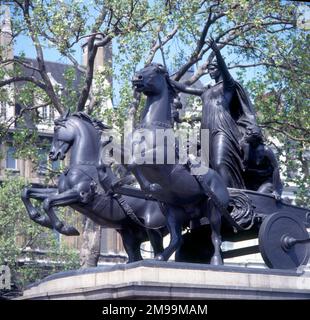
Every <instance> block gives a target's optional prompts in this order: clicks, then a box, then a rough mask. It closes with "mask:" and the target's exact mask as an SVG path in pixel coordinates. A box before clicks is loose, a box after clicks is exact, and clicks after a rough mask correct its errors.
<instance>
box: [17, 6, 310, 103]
mask: <svg viewBox="0 0 310 320" xmlns="http://www.w3.org/2000/svg"><path fill="white" fill-rule="evenodd" d="M300 12H302V13H303V17H304V18H302V19H299V22H298V26H299V27H300V28H301V29H307V30H310V6H309V5H306V3H301V5H300ZM81 44H82V42H80V43H79V44H77V45H75V47H74V49H75V50H76V52H75V54H74V56H75V58H76V60H77V61H78V62H81V60H82V50H81ZM113 50H115V46H114V47H113ZM21 52H24V53H25V55H26V57H29V58H34V57H36V52H35V48H34V46H33V44H32V41H31V40H30V39H29V38H27V37H26V36H19V37H18V40H17V42H16V44H15V47H14V53H15V55H19V54H20V53H21ZM171 54H173V52H171ZM222 54H223V56H224V58H225V59H226V63H229V62H232V61H234V60H235V59H236V58H237V56H234V55H228V54H227V53H226V52H225V50H222ZM44 56H45V60H47V61H57V62H61V63H68V64H70V61H69V60H68V59H67V58H64V57H62V56H61V55H60V54H59V52H58V51H57V50H56V49H53V48H48V46H45V47H44ZM154 61H155V62H159V63H162V60H161V55H160V54H159V52H158V54H157V55H156V56H155V59H154ZM115 67H116V69H117V66H115ZM261 70H262V68H259V67H258V68H257V67H256V68H248V69H247V71H246V75H245V80H249V79H251V78H253V77H254V76H257V74H258V73H259V72H260V71H261ZM237 72H238V70H237V69H232V70H231V74H232V76H233V77H235V78H236V79H237ZM200 80H201V81H202V82H203V83H208V82H210V78H209V77H208V76H204V77H202V78H201V79H200ZM114 86H116V89H115V90H117V87H118V84H117V83H116V82H114ZM117 100H118V98H117V97H116V101H117Z"/></svg>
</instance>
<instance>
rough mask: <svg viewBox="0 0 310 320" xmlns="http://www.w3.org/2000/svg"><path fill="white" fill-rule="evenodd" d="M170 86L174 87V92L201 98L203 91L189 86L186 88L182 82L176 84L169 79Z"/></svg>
mask: <svg viewBox="0 0 310 320" xmlns="http://www.w3.org/2000/svg"><path fill="white" fill-rule="evenodd" d="M170 83H171V85H172V86H173V87H174V89H175V90H177V91H180V92H184V93H188V94H194V95H196V96H201V95H202V94H203V89H198V88H193V87H190V86H186V85H185V84H184V83H182V82H177V81H174V80H171V79H170Z"/></svg>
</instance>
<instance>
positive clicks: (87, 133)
mask: <svg viewBox="0 0 310 320" xmlns="http://www.w3.org/2000/svg"><path fill="white" fill-rule="evenodd" d="M106 128H107V126H105V125H103V124H102V123H101V122H99V121H98V120H93V119H91V118H90V117H89V116H88V115H86V114H85V113H82V112H78V113H74V114H72V115H70V114H69V113H66V114H64V115H63V116H62V117H61V118H59V119H56V120H55V127H54V136H53V141H52V145H51V149H50V153H49V157H50V159H51V160H53V161H56V160H58V159H61V160H63V159H64V158H65V157H66V154H67V152H68V151H69V150H71V157H70V163H69V166H68V167H67V169H65V170H64V172H63V173H62V174H61V175H60V177H59V179H58V186H57V188H29V187H26V188H25V189H24V190H23V192H22V201H23V203H24V205H25V207H26V209H27V212H28V214H29V217H30V219H32V220H33V221H35V222H36V223H38V224H40V225H42V226H45V227H47V228H50V229H55V230H57V231H58V232H59V233H62V234H64V235H68V236H75V235H79V232H78V231H77V230H76V229H75V228H74V227H72V226H70V225H67V224H65V223H64V222H63V221H60V220H59V218H58V217H57V215H56V213H55V211H54V208H55V207H58V206H70V207H71V208H73V209H74V210H77V211H78V212H80V213H82V214H83V215H85V216H87V217H88V218H90V219H92V220H93V221H94V222H96V223H98V224H99V225H101V226H103V227H110V228H115V229H116V230H117V231H118V233H119V234H120V235H121V238H122V241H123V244H124V248H125V250H126V253H127V254H128V262H129V263H130V262H134V261H138V260H141V259H142V256H141V252H140V245H141V243H142V242H144V241H147V240H150V242H151V244H152V247H153V250H154V254H159V253H160V252H162V251H163V244H162V242H163V234H164V232H165V231H164V230H165V224H166V219H165V216H164V215H163V214H162V211H161V208H160V205H159V204H158V202H157V201H152V200H145V199H138V198H135V197H127V196H122V197H121V198H120V197H115V196H113V195H112V194H111V193H109V192H106V191H109V190H110V188H111V184H112V182H113V180H114V179H115V176H114V175H113V172H112V170H111V169H110V168H109V167H107V166H103V165H101V166H98V156H99V150H100V148H101V138H100V136H101V134H100V131H102V130H105V129H106ZM98 129H100V130H98ZM31 199H37V200H40V201H41V202H43V209H44V211H45V213H46V215H42V214H41V213H40V212H39V211H38V209H37V208H35V207H34V206H33V204H32V203H31ZM129 211H130V212H129ZM128 213H131V215H129V214H128ZM132 217H134V218H135V219H133V218H132Z"/></svg>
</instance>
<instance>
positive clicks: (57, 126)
mask: <svg viewBox="0 0 310 320" xmlns="http://www.w3.org/2000/svg"><path fill="white" fill-rule="evenodd" d="M69 119H70V113H69V112H66V113H65V114H64V115H62V116H61V117H60V118H58V119H56V120H55V121H54V135H53V141H52V146H51V149H50V152H49V158H50V159H51V160H52V161H56V160H58V159H60V160H63V159H64V158H65V156H66V153H67V152H68V150H69V149H70V147H71V145H72V143H73V141H74V137H75V130H74V127H73V126H72V125H70V121H69Z"/></svg>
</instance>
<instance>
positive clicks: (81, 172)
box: [22, 40, 310, 269]
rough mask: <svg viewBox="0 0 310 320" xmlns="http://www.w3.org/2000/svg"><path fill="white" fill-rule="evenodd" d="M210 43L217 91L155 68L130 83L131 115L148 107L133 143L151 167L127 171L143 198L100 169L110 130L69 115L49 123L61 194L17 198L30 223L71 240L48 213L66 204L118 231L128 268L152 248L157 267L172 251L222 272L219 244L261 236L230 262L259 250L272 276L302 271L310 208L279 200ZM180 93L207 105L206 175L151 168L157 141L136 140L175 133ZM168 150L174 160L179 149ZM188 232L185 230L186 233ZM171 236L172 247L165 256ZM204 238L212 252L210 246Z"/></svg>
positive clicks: (235, 90) (247, 116) (248, 117)
mask: <svg viewBox="0 0 310 320" xmlns="http://www.w3.org/2000/svg"><path fill="white" fill-rule="evenodd" d="M209 44H210V46H211V47H212V49H213V50H214V52H215V56H216V60H217V63H216V64H215V63H213V64H210V65H209V72H210V75H211V77H213V78H214V79H215V81H216V84H215V85H214V86H213V87H208V88H205V89H204V90H200V89H192V88H188V87H186V86H185V85H183V84H180V83H177V82H175V81H172V80H171V79H170V78H169V75H168V72H167V70H166V69H165V68H164V67H163V66H162V65H159V64H154V63H153V64H150V65H148V66H146V67H144V68H143V69H142V70H140V71H139V72H137V73H136V74H135V76H134V78H133V81H132V82H133V85H134V87H135V93H136V94H135V100H136V102H135V103H134V104H133V105H132V109H135V108H136V107H137V104H138V99H139V94H140V93H143V94H144V95H146V103H145V106H144V109H143V112H142V117H141V121H140V123H139V125H138V126H137V128H136V130H134V133H133V141H132V142H133V143H134V144H133V145H134V149H135V148H138V149H139V147H140V146H141V145H142V144H143V146H144V149H143V152H144V153H147V154H149V155H152V157H153V160H155V161H153V162H152V163H140V162H139V161H138V157H137V154H138V153H137V152H134V154H133V162H132V163H131V164H124V165H125V167H126V169H129V170H130V171H131V172H133V174H134V175H135V177H136V178H137V180H138V182H139V184H140V186H141V190H140V189H137V188H134V187H131V186H124V185H123V186H121V183H120V182H123V183H124V182H128V181H130V180H131V178H130V179H129V178H128V177H126V176H125V178H124V179H121V180H120V181H117V180H116V178H115V176H114V174H113V172H112V171H111V170H110V168H109V166H108V165H107V164H106V163H102V161H99V160H100V147H102V146H107V145H108V144H110V143H111V139H110V138H109V139H108V140H107V141H105V140H104V141H103V143H102V141H101V138H100V136H101V133H100V132H101V131H102V130H103V131H104V130H106V129H107V127H106V126H105V125H103V124H102V123H101V122H99V121H97V120H94V119H91V118H90V117H89V116H88V115H86V114H84V113H81V112H78V113H75V114H73V115H69V114H65V115H63V116H62V117H61V118H60V119H58V120H56V121H55V132H54V138H53V143H52V147H51V152H50V158H51V159H52V160H57V159H63V158H64V157H65V156H66V154H67V152H68V151H69V150H71V159H70V164H69V167H68V168H67V169H66V170H65V171H64V172H63V173H62V174H61V176H60V177H59V182H58V186H57V188H41V189H39V188H26V189H25V190H24V191H23V193H22V200H23V202H24V204H25V206H26V209H27V211H28V214H29V216H30V218H31V219H32V220H34V221H35V222H36V223H39V224H41V225H43V226H45V227H48V228H51V229H55V230H57V231H58V232H60V233H63V234H65V235H77V234H78V231H77V230H76V229H75V228H73V227H72V226H69V225H66V224H65V223H64V222H63V221H60V220H59V218H58V217H57V215H56V213H55V212H54V207H56V206H66V205H69V206H71V207H72V208H74V209H75V210H77V211H79V212H81V213H82V214H84V215H86V216H87V217H89V218H91V219H92V220H94V221H95V222H97V223H99V224H101V225H102V226H107V227H113V228H115V229H116V230H117V231H118V232H119V233H120V234H121V236H122V239H123V243H124V247H125V249H126V252H127V254H128V257H129V262H133V261H137V260H140V259H141V258H142V257H141V253H140V244H141V242H142V241H146V240H150V241H151V244H152V246H153V248H154V251H155V254H156V258H157V259H158V260H168V259H169V257H170V256H171V255H172V254H173V253H174V252H175V251H177V254H176V259H177V260H179V261H185V262H207V263H211V264H214V265H219V264H223V255H222V254H225V253H222V252H221V247H220V246H221V242H222V239H224V240H227V241H236V240H238V239H239V240H246V239H253V238H255V237H258V238H259V246H252V247H249V248H242V249H240V250H238V249H237V250H233V252H232V253H231V255H230V257H233V256H239V255H243V254H250V253H256V252H261V254H262V257H263V259H264V261H265V263H266V264H267V266H268V267H270V268H281V269H296V268H298V267H299V266H301V265H304V264H306V263H307V262H308V260H309V255H310V250H309V246H308V244H309V242H310V239H309V235H308V233H307V229H306V228H309V227H310V213H309V210H308V209H306V208H300V207H297V206H292V205H288V204H286V203H284V202H282V201H281V199H280V195H281V192H282V184H281V181H280V178H279V168H278V165H277V162H276V159H275V157H274V154H273V153H272V151H271V149H269V148H268V147H267V146H265V144H264V142H263V139H262V135H261V132H260V130H259V128H258V127H257V124H256V119H255V114H254V111H253V108H252V105H251V103H250V101H249V99H248V97H247V95H246V93H245V91H244V90H243V89H242V87H241V86H240V85H239V84H238V83H237V82H236V81H234V80H233V78H232V77H231V75H230V74H229V72H228V70H227V67H226V65H225V62H224V60H223V58H222V56H221V54H220V52H219V50H218V48H217V45H216V44H215V42H214V41H213V40H210V41H209ZM176 90H179V91H183V92H187V93H193V94H198V95H200V96H201V98H202V100H203V116H202V125H201V127H202V128H206V129H209V130H210V131H211V139H210V158H211V161H210V162H211V166H212V168H213V169H209V170H208V172H207V173H206V174H201V175H192V174H191V172H190V167H189V165H188V164H185V165H184V164H181V163H178V162H177V161H176V163H169V162H167V161H166V160H165V161H164V162H163V163H160V164H159V163H157V162H156V159H154V151H155V150H156V148H157V147H158V144H157V142H156V141H157V140H156V139H155V140H152V142H150V141H147V140H144V141H142V139H141V133H142V136H143V132H144V131H145V132H147V133H148V134H150V135H153V136H154V135H156V132H157V130H158V129H172V128H173V118H174V120H175V121H177V120H178V119H177V117H176V116H175V112H173V108H174V111H176V110H177V109H178V108H179V107H180V103H179V101H178V100H177V97H176ZM166 145H167V144H166ZM115 147H116V148H115ZM123 150H124V149H122V148H120V147H119V146H118V147H117V146H114V147H113V154H114V152H119V153H121V154H123ZM164 150H165V148H164ZM173 151H174V153H175V154H176V159H178V151H179V150H178V148H176V150H173ZM202 151H203V150H202ZM164 155H165V157H164V159H167V158H166V155H167V154H166V153H165V154H164ZM155 158H156V157H155ZM227 186H228V187H234V188H227ZM246 188H247V189H246ZM248 189H252V190H255V191H252V190H248ZM267 192H273V193H274V195H271V194H268V193H267ZM31 198H33V199H37V200H40V201H42V202H43V209H44V211H45V213H46V215H44V214H43V215H42V214H41V213H40V212H39V210H38V209H37V208H35V207H34V206H33V204H32V203H31ZM184 228H190V232H187V233H186V234H185V235H182V230H183V229H184ZM167 229H168V231H169V233H170V236H171V238H170V239H171V240H170V243H169V245H168V247H167V248H165V249H164V248H163V245H162V240H163V236H164V235H165V234H166V233H167V232H166V231H167ZM210 238H211V241H212V247H211V246H210V245H208V244H209V242H210ZM193 248H194V249H195V250H193ZM226 256H229V254H227V253H226Z"/></svg>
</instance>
